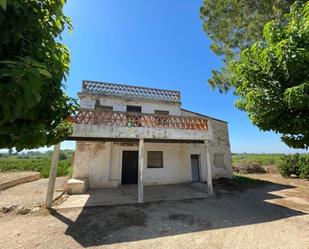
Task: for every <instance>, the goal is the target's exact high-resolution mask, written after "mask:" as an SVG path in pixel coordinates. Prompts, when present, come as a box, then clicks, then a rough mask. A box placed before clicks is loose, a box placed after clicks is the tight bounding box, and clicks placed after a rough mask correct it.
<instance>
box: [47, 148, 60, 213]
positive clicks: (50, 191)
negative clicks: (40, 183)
mask: <svg viewBox="0 0 309 249" xmlns="http://www.w3.org/2000/svg"><path fill="white" fill-rule="evenodd" d="M59 153H60V143H59V144H56V145H54V152H53V155H52V160H51V166H50V170H49V178H48V187H47V194H46V207H48V208H50V207H51V205H52V202H53V197H54V190H55V183H56V176H57V166H58V159H59Z"/></svg>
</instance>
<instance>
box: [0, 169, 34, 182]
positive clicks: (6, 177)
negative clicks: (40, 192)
mask: <svg viewBox="0 0 309 249" xmlns="http://www.w3.org/2000/svg"><path fill="white" fill-rule="evenodd" d="M34 174H37V172H34V171H17V172H5V173H2V172H0V184H1V183H4V182H9V181H13V180H16V179H19V178H23V177H27V176H31V175H34Z"/></svg>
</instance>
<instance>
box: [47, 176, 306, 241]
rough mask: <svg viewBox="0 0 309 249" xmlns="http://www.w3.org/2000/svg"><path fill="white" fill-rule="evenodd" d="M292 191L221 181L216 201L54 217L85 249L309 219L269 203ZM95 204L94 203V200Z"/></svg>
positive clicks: (57, 213)
mask: <svg viewBox="0 0 309 249" xmlns="http://www.w3.org/2000/svg"><path fill="white" fill-rule="evenodd" d="M289 188H293V187H291V186H287V185H280V184H273V183H269V182H262V183H261V182H260V183H250V184H248V183H235V182H232V181H229V180H221V181H216V182H215V183H214V189H215V192H216V196H214V197H211V198H198V199H188V200H178V201H157V202H151V203H144V204H128V205H117V206H101V207H89V208H84V209H83V210H82V211H81V213H80V214H79V216H78V217H77V218H76V220H71V219H69V218H68V217H67V215H66V211H54V212H52V215H53V216H54V217H56V218H57V219H59V220H61V221H62V222H64V223H65V224H67V225H68V227H67V230H66V231H65V234H66V235H69V236H71V237H72V238H73V239H74V240H75V241H77V242H78V243H79V244H80V245H81V246H83V247H90V246H99V245H105V244H113V243H121V242H130V241H138V240H145V239H152V238H158V237H164V236H172V235H179V234H185V233H192V232H200V231H207V230H212V229H221V228H229V227H236V226H243V225H252V224H259V223H263V222H271V221H275V220H279V219H283V218H288V217H293V216H298V215H304V214H305V213H303V212H300V211H297V210H294V209H291V208H287V207H284V206H279V205H275V204H272V203H269V202H267V200H271V199H278V198H282V197H280V196H277V195H274V194H271V192H273V191H280V190H284V189H289ZM90 198H92V197H91V196H90Z"/></svg>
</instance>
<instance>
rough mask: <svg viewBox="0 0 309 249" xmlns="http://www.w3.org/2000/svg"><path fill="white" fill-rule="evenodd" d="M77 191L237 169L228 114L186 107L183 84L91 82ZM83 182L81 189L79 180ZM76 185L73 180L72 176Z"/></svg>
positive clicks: (77, 124)
mask: <svg viewBox="0 0 309 249" xmlns="http://www.w3.org/2000/svg"><path fill="white" fill-rule="evenodd" d="M79 98H80V112H79V113H78V114H77V115H76V116H75V117H74V118H73V122H74V129H73V134H72V136H71V139H72V140H76V141H77V142H76V150H75V155H74V160H73V179H74V180H71V186H72V189H71V192H82V191H83V190H84V189H85V188H86V187H87V186H89V187H90V188H106V187H117V186H119V185H124V184H138V189H139V198H141V200H142V197H143V196H142V194H143V186H144V185H154V184H174V183H188V182H207V184H208V188H209V191H212V185H211V186H210V184H211V181H212V179H213V178H220V177H227V178H230V177H231V176H232V167H231V153H230V144H229V136H228V126H227V123H226V122H225V121H221V120H218V119H215V118H211V117H208V116H205V115H201V114H198V113H195V112H192V111H188V110H185V109H183V108H182V107H181V99H180V93H179V92H178V91H171V90H163V89H154V88H145V87H136V86H128V85H120V84H111V83H105V82H93V81H83V86H82V92H80V93H79ZM74 184H75V185H78V184H79V185H81V184H82V185H83V187H82V188H75V189H74V186H73V185H74ZM69 185H70V183H69Z"/></svg>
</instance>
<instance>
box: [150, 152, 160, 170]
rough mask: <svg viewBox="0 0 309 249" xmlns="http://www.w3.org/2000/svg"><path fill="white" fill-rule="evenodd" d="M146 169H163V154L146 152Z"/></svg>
mask: <svg viewBox="0 0 309 249" xmlns="http://www.w3.org/2000/svg"><path fill="white" fill-rule="evenodd" d="M147 168H163V152H162V151H148V152H147Z"/></svg>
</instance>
